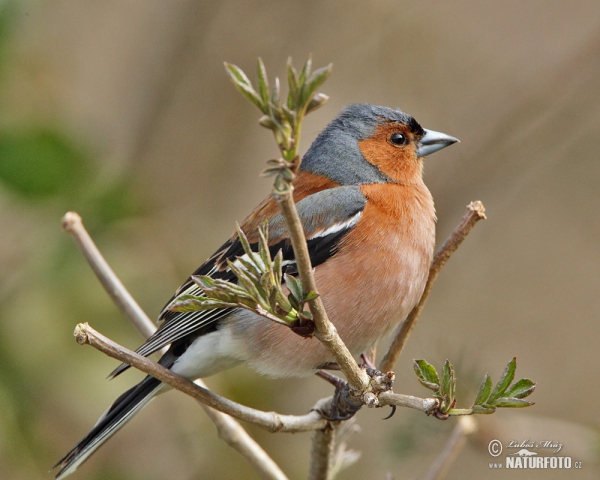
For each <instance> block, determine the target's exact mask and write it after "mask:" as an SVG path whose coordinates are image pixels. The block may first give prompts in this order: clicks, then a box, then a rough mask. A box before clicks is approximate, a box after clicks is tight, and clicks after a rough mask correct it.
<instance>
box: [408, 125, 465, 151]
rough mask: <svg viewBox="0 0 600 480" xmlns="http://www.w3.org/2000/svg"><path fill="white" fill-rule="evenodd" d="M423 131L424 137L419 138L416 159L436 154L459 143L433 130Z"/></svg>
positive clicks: (456, 139)
mask: <svg viewBox="0 0 600 480" xmlns="http://www.w3.org/2000/svg"><path fill="white" fill-rule="evenodd" d="M424 130H425V135H423V136H422V137H421V141H420V142H419V146H418V148H417V157H426V156H427V155H430V154H432V153H433V152H437V151H438V150H441V149H442V148H445V147H447V146H448V145H452V144H453V143H456V142H460V140H459V139H458V138H454V137H451V136H450V135H446V134H445V133H440V132H434V131H433V130H427V129H424Z"/></svg>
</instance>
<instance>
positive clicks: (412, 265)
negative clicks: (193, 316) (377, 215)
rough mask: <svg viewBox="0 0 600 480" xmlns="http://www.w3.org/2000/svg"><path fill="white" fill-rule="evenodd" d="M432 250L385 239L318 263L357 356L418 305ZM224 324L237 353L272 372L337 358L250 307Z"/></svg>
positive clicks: (300, 371) (327, 296) (335, 318)
mask: <svg viewBox="0 0 600 480" xmlns="http://www.w3.org/2000/svg"><path fill="white" fill-rule="evenodd" d="M392 243H393V242H392ZM432 251H433V245H431V248H430V249H422V248H414V249H411V248H403V249H401V252H402V253H399V251H398V250H394V249H390V243H389V242H386V245H385V246H382V245H379V246H377V245H375V246H374V248H373V249H372V250H371V249H369V251H366V252H363V255H354V256H353V258H350V259H349V258H345V256H344V255H336V256H334V257H332V258H331V259H329V260H328V261H327V262H326V263H324V264H322V265H320V266H319V267H317V269H316V271H315V277H316V281H317V286H318V288H319V292H320V293H321V296H322V298H323V302H324V304H325V309H326V311H327V314H328V316H329V319H330V320H331V321H332V322H333V324H334V325H335V327H336V328H337V331H338V333H339V334H340V336H341V338H342V340H343V341H344V342H345V343H346V345H347V346H348V348H349V350H350V351H351V352H352V354H353V355H355V356H357V355H359V354H360V353H362V352H364V351H366V350H367V349H368V348H370V347H371V346H373V345H374V344H376V342H377V341H378V340H379V339H381V338H382V337H384V336H386V335H387V334H389V333H390V332H391V331H392V330H393V329H394V328H395V327H396V326H397V325H398V324H399V323H400V322H401V321H402V320H403V319H404V318H406V316H407V315H408V313H409V312H410V310H412V308H413V307H414V306H415V305H416V303H417V302H418V301H419V299H420V297H421V294H422V293H423V289H424V287H425V282H426V280H427V274H428V271H429V264H430V262H431V253H432ZM223 328H226V329H229V330H230V331H231V338H232V339H234V341H233V342H232V345H235V348H236V350H237V355H239V356H240V358H241V357H243V358H242V360H243V361H245V362H246V363H247V364H248V365H249V366H251V367H252V368H254V369H255V370H257V371H258V372H259V373H262V374H264V375H267V376H270V377H301V376H308V375H311V374H312V373H314V372H315V370H316V369H317V368H318V367H319V365H322V364H324V363H326V362H331V361H333V358H332V357H331V354H330V353H329V352H328V351H327V350H326V349H325V347H323V345H322V344H321V343H320V342H319V341H318V340H317V339H316V338H314V337H309V338H303V337H300V336H298V335H297V334H295V333H293V332H292V331H291V330H289V329H288V328H286V327H285V326H282V325H278V324H276V323H274V322H271V321H269V320H266V319H264V318H262V317H258V316H256V315H254V314H252V313H250V312H244V313H243V316H242V317H239V316H236V318H235V319H233V318H232V319H231V321H226V323H225V325H224V326H223Z"/></svg>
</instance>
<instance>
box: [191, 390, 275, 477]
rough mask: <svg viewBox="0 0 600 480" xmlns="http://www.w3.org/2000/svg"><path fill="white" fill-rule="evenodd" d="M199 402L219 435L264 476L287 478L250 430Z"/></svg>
mask: <svg viewBox="0 0 600 480" xmlns="http://www.w3.org/2000/svg"><path fill="white" fill-rule="evenodd" d="M194 383H195V384H196V385H198V386H200V387H203V388H206V386H205V384H204V382H202V381H200V380H196V381H195V382H194ZM198 403H200V406H201V407H202V409H203V410H204V412H205V413H206V415H208V418H210V420H211V421H212V422H213V423H214V424H215V427H217V432H218V434H219V437H221V439H222V440H223V441H224V442H225V443H227V444H228V445H229V446H231V447H233V448H234V449H235V450H237V451H238V452H239V453H241V454H242V456H243V457H245V458H246V460H248V461H249V462H250V464H251V465H252V466H253V467H254V468H255V469H256V470H257V471H258V472H259V473H260V474H261V475H262V477H263V478H266V479H268V480H287V477H286V475H285V474H284V473H283V472H282V470H281V469H280V468H279V465H277V464H276V463H275V462H274V461H273V459H272V458H271V457H269V455H267V453H266V452H265V451H264V450H263V449H262V447H261V446H260V445H259V444H258V443H256V440H254V439H253V438H252V437H251V436H250V435H248V432H246V430H244V428H243V427H242V426H241V425H240V424H239V423H238V422H237V421H236V420H234V419H233V418H231V417H230V416H229V415H227V414H225V413H222V412H218V411H217V410H214V409H213V408H211V407H209V406H207V405H204V404H203V403H201V402H198Z"/></svg>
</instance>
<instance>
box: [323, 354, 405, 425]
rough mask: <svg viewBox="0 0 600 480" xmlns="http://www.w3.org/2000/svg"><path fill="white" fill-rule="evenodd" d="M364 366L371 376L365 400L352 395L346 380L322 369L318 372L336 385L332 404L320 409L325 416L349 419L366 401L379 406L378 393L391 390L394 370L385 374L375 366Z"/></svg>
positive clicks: (334, 419) (341, 419) (333, 418)
mask: <svg viewBox="0 0 600 480" xmlns="http://www.w3.org/2000/svg"><path fill="white" fill-rule="evenodd" d="M363 368H365V371H366V373H367V375H368V376H369V377H370V378H371V388H370V390H371V391H370V392H369V393H366V394H364V395H363V397H364V398H363V401H361V400H360V399H358V398H356V396H355V395H351V391H350V386H349V385H348V382H346V381H345V380H343V379H341V378H339V377H336V376H335V375H332V374H331V373H328V372H325V371H322V370H321V371H319V372H317V375H318V376H319V377H321V378H323V379H325V380H327V381H328V382H329V383H331V384H332V385H333V386H334V387H335V393H334V395H333V400H332V401H331V404H330V405H329V406H328V407H327V408H323V409H321V410H320V413H321V415H322V416H323V418H325V419H327V420H329V421H336V422H339V421H343V420H348V419H350V418H352V417H353V416H354V414H355V413H356V412H358V411H359V410H360V409H361V407H362V406H363V405H364V404H365V402H366V404H367V405H368V406H371V407H373V406H377V405H378V401H377V395H378V394H379V393H381V392H386V391H388V390H391V388H392V385H393V383H394V373H393V372H389V373H387V374H383V373H381V372H380V371H379V370H377V369H375V368H371V367H364V366H363ZM365 399H366V401H365Z"/></svg>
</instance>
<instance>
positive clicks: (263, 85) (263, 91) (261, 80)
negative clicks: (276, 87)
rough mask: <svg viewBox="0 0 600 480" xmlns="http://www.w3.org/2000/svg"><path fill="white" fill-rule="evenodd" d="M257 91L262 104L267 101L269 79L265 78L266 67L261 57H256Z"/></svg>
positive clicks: (265, 103)
mask: <svg viewBox="0 0 600 480" xmlns="http://www.w3.org/2000/svg"><path fill="white" fill-rule="evenodd" d="M257 73H258V92H259V93H260V98H261V99H262V102H263V104H264V105H267V103H269V79H268V78H267V69H266V68H265V64H264V63H263V61H262V58H260V57H258V67H257Z"/></svg>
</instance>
